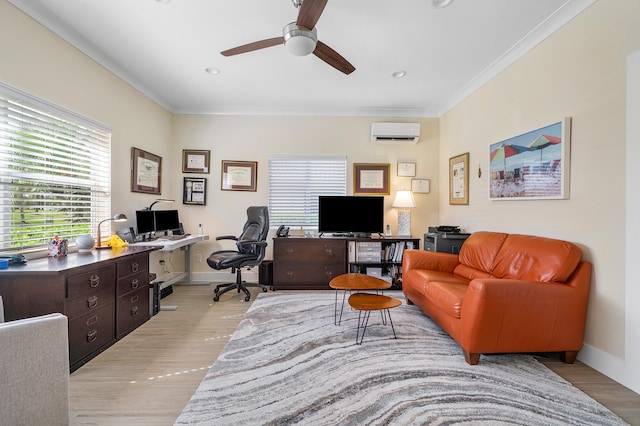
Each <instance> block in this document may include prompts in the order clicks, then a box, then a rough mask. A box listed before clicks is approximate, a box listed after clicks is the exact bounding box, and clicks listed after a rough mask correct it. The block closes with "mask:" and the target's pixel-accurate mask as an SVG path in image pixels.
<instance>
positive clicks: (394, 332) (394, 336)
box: [385, 309, 398, 339]
mask: <svg viewBox="0 0 640 426" xmlns="http://www.w3.org/2000/svg"><path fill="white" fill-rule="evenodd" d="M385 311H387V315H388V316H389V322H390V323H391V330H393V338H394V339H397V338H398V337H396V329H395V327H394V326H393V321H391V312H389V310H388V309H385Z"/></svg>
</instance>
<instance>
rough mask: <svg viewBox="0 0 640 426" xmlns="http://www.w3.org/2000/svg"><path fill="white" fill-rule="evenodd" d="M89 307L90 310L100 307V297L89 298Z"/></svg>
mask: <svg viewBox="0 0 640 426" xmlns="http://www.w3.org/2000/svg"><path fill="white" fill-rule="evenodd" d="M87 306H89V308H90V309H93V308H95V307H96V306H98V296H91V297H90V298H88V299H87Z"/></svg>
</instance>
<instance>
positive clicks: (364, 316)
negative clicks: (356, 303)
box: [356, 311, 371, 345]
mask: <svg viewBox="0 0 640 426" xmlns="http://www.w3.org/2000/svg"><path fill="white" fill-rule="evenodd" d="M363 313H364V314H363ZM369 315H371V311H358V328H357V330H356V345H361V344H362V341H363V340H364V333H365V331H367V324H368V323H369ZM361 323H362V336H360V324H361Z"/></svg>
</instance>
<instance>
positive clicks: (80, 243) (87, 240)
mask: <svg viewBox="0 0 640 426" xmlns="http://www.w3.org/2000/svg"><path fill="white" fill-rule="evenodd" d="M95 244H96V240H94V239H93V237H92V236H91V235H80V236H79V237H78V238H77V239H76V246H77V247H78V250H91V249H92V248H93V246H94V245H95Z"/></svg>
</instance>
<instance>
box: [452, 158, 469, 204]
mask: <svg viewBox="0 0 640 426" xmlns="http://www.w3.org/2000/svg"><path fill="white" fill-rule="evenodd" d="M449 204H451V205H468V204H469V153H468V152H465V153H464V154H460V155H457V156H455V157H451V158H449Z"/></svg>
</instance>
